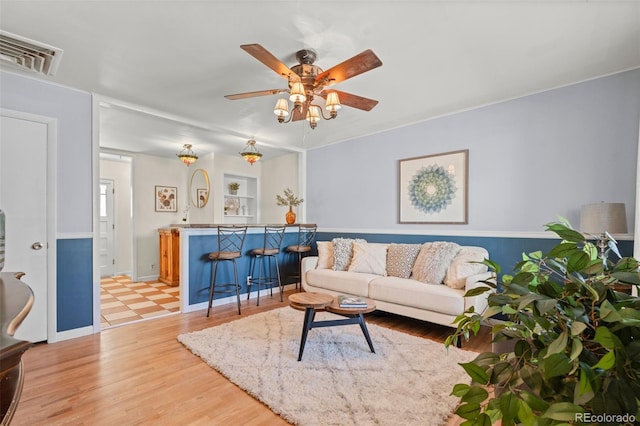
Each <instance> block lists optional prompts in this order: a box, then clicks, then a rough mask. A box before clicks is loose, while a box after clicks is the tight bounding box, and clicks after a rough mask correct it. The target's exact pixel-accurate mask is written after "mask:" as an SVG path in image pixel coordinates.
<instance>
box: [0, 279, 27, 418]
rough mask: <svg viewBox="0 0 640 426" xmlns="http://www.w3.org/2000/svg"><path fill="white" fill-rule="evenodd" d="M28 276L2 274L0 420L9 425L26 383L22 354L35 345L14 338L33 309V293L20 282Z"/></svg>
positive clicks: (0, 306)
mask: <svg viewBox="0 0 640 426" xmlns="http://www.w3.org/2000/svg"><path fill="white" fill-rule="evenodd" d="M23 275H24V274H22V273H13V272H2V273H0V321H1V323H0V325H1V327H2V330H1V331H2V336H1V337H2V338H1V339H0V408H1V411H0V419H1V423H0V424H1V425H2V426H4V425H8V424H9V423H10V422H11V419H12V418H13V414H14V413H15V411H16V408H17V407H18V402H19V401H20V395H21V394H22V384H23V382H24V375H23V369H22V368H23V367H22V354H23V353H24V352H25V351H26V350H27V349H29V348H30V347H31V345H32V344H31V342H26V341H24V340H19V339H16V338H14V337H13V335H14V334H15V332H16V330H17V328H18V326H19V325H20V324H21V323H22V321H23V320H24V319H25V317H26V316H27V314H28V313H29V311H30V310H31V307H32V306H33V301H34V298H33V291H31V289H30V288H29V286H28V285H26V284H25V283H23V282H22V281H20V278H21V277H22V276H23Z"/></svg>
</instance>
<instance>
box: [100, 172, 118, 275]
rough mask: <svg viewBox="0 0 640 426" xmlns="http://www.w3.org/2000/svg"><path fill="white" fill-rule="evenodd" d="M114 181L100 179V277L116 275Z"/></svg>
mask: <svg viewBox="0 0 640 426" xmlns="http://www.w3.org/2000/svg"><path fill="white" fill-rule="evenodd" d="M113 213H114V208H113V181H112V180H107V179H100V254H99V256H100V276H101V277H111V276H113V275H114V274H115V263H116V262H115V250H114V240H115V238H114V236H115V226H114V220H113Z"/></svg>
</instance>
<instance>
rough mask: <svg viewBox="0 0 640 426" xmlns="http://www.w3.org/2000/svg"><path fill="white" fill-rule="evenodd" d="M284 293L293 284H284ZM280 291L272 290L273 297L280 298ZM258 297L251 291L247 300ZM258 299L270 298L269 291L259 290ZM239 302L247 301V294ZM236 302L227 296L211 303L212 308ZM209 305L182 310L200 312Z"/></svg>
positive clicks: (233, 298) (197, 305)
mask: <svg viewBox="0 0 640 426" xmlns="http://www.w3.org/2000/svg"><path fill="white" fill-rule="evenodd" d="M282 288H283V290H284V291H287V290H292V289H295V288H296V285H295V283H294V284H286V285H284V286H282ZM279 293H280V290H279V289H278V288H277V287H274V288H273V297H280V294H279ZM257 297H258V292H257V291H252V292H251V295H250V296H249V300H255V299H256V298H257ZM260 297H261V298H264V297H271V292H270V291H269V289H268V288H266V289H262V290H260ZM240 300H241V301H242V300H247V294H246V293H242V294H241V295H240ZM235 301H236V296H235V295H234V296H228V297H223V298H220V299H214V301H213V305H212V306H214V307H215V306H220V305H226V304H227V303H235ZM283 303H287V300H286V298H285V300H284V302H283ZM208 305H209V303H208V302H201V303H196V304H195V305H188V306H187V308H186V309H185V310H184V312H185V313H186V312H195V311H200V310H203V309H207V307H208Z"/></svg>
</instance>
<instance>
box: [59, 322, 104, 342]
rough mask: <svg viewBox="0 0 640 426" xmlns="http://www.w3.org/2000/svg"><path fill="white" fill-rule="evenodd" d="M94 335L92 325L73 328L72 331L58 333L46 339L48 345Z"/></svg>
mask: <svg viewBox="0 0 640 426" xmlns="http://www.w3.org/2000/svg"><path fill="white" fill-rule="evenodd" d="M93 333H94V328H93V326H92V325H89V326H86V327H80V328H74V329H73V330H66V331H58V332H56V333H55V335H54V336H53V337H52V338H50V339H48V340H47V342H48V343H54V342H61V341H63V340H69V339H75V338H76V337H82V336H89V335H91V334H93Z"/></svg>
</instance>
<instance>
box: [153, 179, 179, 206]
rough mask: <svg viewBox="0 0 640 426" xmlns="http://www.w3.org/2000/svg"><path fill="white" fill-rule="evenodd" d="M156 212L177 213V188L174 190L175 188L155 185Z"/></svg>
mask: <svg viewBox="0 0 640 426" xmlns="http://www.w3.org/2000/svg"><path fill="white" fill-rule="evenodd" d="M156 211H157V212H177V211H178V188H176V187H175V186H158V185H156Z"/></svg>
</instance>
